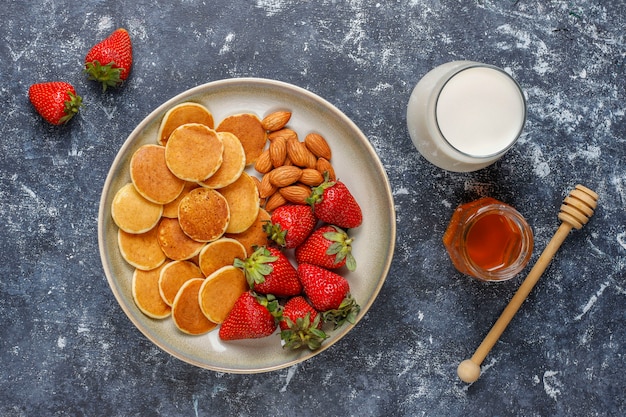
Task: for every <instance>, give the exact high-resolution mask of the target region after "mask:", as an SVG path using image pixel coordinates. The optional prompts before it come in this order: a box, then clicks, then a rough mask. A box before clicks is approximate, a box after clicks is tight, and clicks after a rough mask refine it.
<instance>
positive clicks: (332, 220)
mask: <svg viewBox="0 0 626 417" xmlns="http://www.w3.org/2000/svg"><path fill="white" fill-rule="evenodd" d="M325 177H326V180H325V181H324V182H323V183H322V184H320V185H319V186H317V187H314V188H313V191H312V193H311V196H310V197H309V198H308V199H307V202H308V203H309V204H310V205H311V207H313V213H314V214H315V216H316V217H317V218H318V219H319V220H322V221H323V222H326V223H329V224H334V225H335V226H339V227H341V228H343V229H352V228H354V227H358V226H360V225H361V223H362V222H363V213H362V211H361V207H360V206H359V204H358V203H357V201H356V200H355V198H354V196H353V195H352V193H350V190H348V187H346V185H345V184H344V183H343V182H341V181H339V180H337V181H329V180H328V175H327V174H326V175H325Z"/></svg>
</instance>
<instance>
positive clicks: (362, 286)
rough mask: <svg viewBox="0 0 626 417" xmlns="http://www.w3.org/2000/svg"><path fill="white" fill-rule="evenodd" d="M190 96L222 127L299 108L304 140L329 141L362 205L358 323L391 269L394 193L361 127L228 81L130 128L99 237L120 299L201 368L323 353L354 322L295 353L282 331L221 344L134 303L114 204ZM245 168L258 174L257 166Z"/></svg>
mask: <svg viewBox="0 0 626 417" xmlns="http://www.w3.org/2000/svg"><path fill="white" fill-rule="evenodd" d="M184 101H195V102H198V103H201V104H203V105H205V106H206V107H207V108H209V110H211V112H212V113H213V117H214V118H215V121H216V124H217V123H219V121H221V120H222V119H223V118H224V117H226V116H228V115H231V114H235V113H242V112H252V113H255V114H257V115H258V116H259V117H261V118H262V117H263V116H265V115H266V114H268V113H269V112H271V111H273V110H276V109H289V110H291V111H292V113H293V115H292V118H291V120H290V122H289V127H291V128H292V129H294V130H295V131H296V132H297V133H298V134H299V135H300V137H301V138H304V135H306V134H307V133H309V132H311V131H316V132H318V133H320V134H321V135H322V136H324V137H325V138H326V139H327V141H328V143H329V144H330V147H331V149H332V151H333V158H332V163H333V167H334V169H335V171H336V174H337V177H338V178H339V179H341V180H342V181H343V182H344V183H346V185H347V186H348V187H349V188H350V190H351V191H352V193H353V194H354V196H355V198H356V199H357V201H358V202H359V203H360V205H361V207H362V210H363V224H362V225H361V226H360V227H358V228H356V229H353V230H351V231H350V234H351V235H352V236H353V237H354V244H353V254H354V256H355V258H356V260H357V268H356V271H354V272H347V271H345V272H342V274H343V275H344V276H345V277H346V278H347V279H348V281H349V282H350V288H351V293H352V295H353V296H354V298H355V299H356V300H357V302H358V303H359V304H360V305H361V312H360V313H359V315H358V317H357V323H356V324H358V321H359V320H360V319H361V318H362V317H363V316H364V315H365V314H366V313H367V311H368V309H369V308H370V306H371V305H372V303H373V302H374V300H375V299H376V296H377V295H378V292H379V291H380V289H381V287H382V285H383V282H384V281H385V278H386V276H387V273H388V271H389V267H390V264H391V259H392V257H393V251H394V247H395V237H396V219H395V210H394V204H393V197H392V194H391V189H390V186H389V182H388V179H387V175H386V173H385V170H384V168H383V166H382V164H381V162H380V160H379V159H378V156H377V155H376V153H375V151H374V149H373V148H372V146H371V144H370V143H369V141H368V140H367V138H366V137H365V136H364V135H363V133H362V132H361V131H360V130H359V128H358V127H357V126H356V125H355V124H354V123H353V122H352V121H351V120H350V119H349V118H348V117H346V116H345V115H344V114H343V113H342V112H341V111H339V110H338V109H337V108H335V107H334V106H333V105H331V104H330V103H328V102H327V101H325V100H324V99H322V98H320V97H318V96H317V95H315V94H313V93H311V92H309V91H307V90H305V89H302V88H300V87H296V86H293V85H290V84H286V83H283V82H278V81H273V80H267V79H256V78H241V79H229V80H222V81H215V82H211V83H208V84H204V85H200V86H198V87H195V88H192V89H190V90H187V91H185V92H183V93H181V94H179V95H177V96H176V97H174V98H172V99H170V100H168V101H167V102H165V103H163V104H162V105H161V106H159V107H158V108H157V109H156V110H154V111H153V112H152V113H151V114H150V115H148V117H146V118H145V119H144V120H143V121H141V123H139V125H138V126H137V127H136V128H135V129H134V130H133V131H132V133H131V134H130V135H129V137H128V138H127V140H126V141H125V143H124V145H123V146H122V148H121V149H120V151H119V152H118V154H117V156H116V158H115V160H114V161H113V164H112V166H111V169H110V171H109V174H108V176H107V179H106V182H105V184H104V189H103V192H102V197H101V200H100V211H99V218H98V239H99V247H100V256H101V260H102V264H103V267H104V271H105V274H106V277H107V280H108V282H109V285H110V287H111V290H112V292H113V294H114V296H115V298H116V299H117V301H118V302H119V304H120V306H121V308H122V310H123V311H124V313H126V315H127V316H128V318H129V319H130V320H131V321H132V322H133V324H134V325H135V326H136V327H137V328H138V329H139V330H140V331H141V332H142V333H143V334H144V335H145V336H146V337H147V338H148V339H150V340H151V341H152V342H153V343H154V344H155V345H157V346H158V347H159V348H161V349H162V350H164V351H166V352H168V353H170V354H171V355H173V356H175V357H177V358H179V359H181V360H183V361H186V362H188V363H190V364H193V365H196V366H199V367H202V368H207V369H212V370H215V371H220V372H231V373H256V372H265V371H271V370H276V369H281V368H285V367H288V366H291V365H294V364H296V363H299V362H302V361H304V360H306V359H308V358H311V357H312V356H314V355H317V354H320V353H321V352H323V351H324V350H325V349H328V348H330V347H331V346H333V345H334V344H335V343H337V342H338V341H339V340H340V339H341V338H342V337H343V336H345V335H346V333H348V332H349V331H350V330H351V329H352V328H353V327H354V326H353V325H344V326H343V327H341V328H340V329H337V330H329V334H330V337H329V338H328V339H327V340H326V341H325V342H324V343H323V345H322V348H321V349H319V350H317V351H314V352H311V351H309V350H308V349H303V350H298V351H289V350H285V349H283V348H282V346H281V343H280V336H279V333H278V331H277V332H276V333H275V334H273V335H272V336H269V337H266V338H263V339H254V340H241V341H231V342H222V341H221V340H220V339H219V337H218V334H217V329H216V330H214V331H212V332H209V333H207V334H205V335H202V336H190V335H187V334H184V333H182V332H180V331H179V330H178V329H177V328H176V327H175V325H174V323H173V320H172V319H171V318H169V319H165V320H154V319H151V318H149V317H147V316H145V315H144V314H143V313H142V312H141V311H140V310H139V309H138V308H137V306H136V305H135V302H134V301H133V297H132V293H131V280H132V274H133V271H134V269H133V268H132V267H131V266H130V265H129V264H127V263H126V262H125V261H124V259H123V258H122V256H121V254H120V251H119V249H118V246H117V232H118V230H117V226H116V225H115V223H114V222H113V220H112V218H111V211H110V208H111V202H112V200H113V197H114V196H115V193H116V192H117V190H119V189H120V188H121V187H122V186H123V185H125V184H127V183H128V182H130V175H129V162H130V158H131V156H132V154H133V153H134V152H135V150H136V149H137V148H139V147H140V146H142V145H144V144H147V143H156V135H157V130H158V128H159V124H160V121H161V119H162V117H163V115H164V114H165V112H166V111H167V110H168V109H169V108H171V107H172V106H174V105H176V104H178V103H181V102H184ZM247 171H248V172H249V173H251V174H253V173H254V170H253V169H252V168H248V169H247ZM334 348H335V349H341V348H342V347H341V346H340V345H338V346H336V347H334Z"/></svg>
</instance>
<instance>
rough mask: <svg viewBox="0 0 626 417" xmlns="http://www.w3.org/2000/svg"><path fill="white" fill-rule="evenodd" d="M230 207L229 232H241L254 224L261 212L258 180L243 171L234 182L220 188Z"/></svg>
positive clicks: (227, 230)
mask: <svg viewBox="0 0 626 417" xmlns="http://www.w3.org/2000/svg"><path fill="white" fill-rule="evenodd" d="M220 194H222V195H223V196H224V198H226V201H227V202H228V207H229V209H230V222H229V223H228V227H227V228H226V232H227V233H241V232H243V231H245V230H246V229H248V227H250V226H252V223H254V221H255V220H256V217H257V215H258V214H259V191H258V189H257V187H256V182H255V181H254V180H253V179H252V177H250V175H248V174H247V173H246V172H243V173H242V174H241V176H240V177H239V179H237V181H235V182H234V183H232V184H230V185H228V186H226V187H224V188H220Z"/></svg>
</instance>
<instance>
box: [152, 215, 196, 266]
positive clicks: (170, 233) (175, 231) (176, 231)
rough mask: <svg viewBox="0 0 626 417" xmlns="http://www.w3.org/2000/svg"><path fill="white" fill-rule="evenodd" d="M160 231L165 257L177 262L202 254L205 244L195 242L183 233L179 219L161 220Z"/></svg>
mask: <svg viewBox="0 0 626 417" xmlns="http://www.w3.org/2000/svg"><path fill="white" fill-rule="evenodd" d="M157 230H158V235H157V238H158V242H159V245H160V246H161V250H162V251H163V253H165V255H166V256H167V257H168V258H170V259H173V260H175V261H183V260H186V259H191V258H193V257H194V256H196V255H197V254H199V253H200V251H201V250H202V247H203V246H204V243H202V242H198V241H197V240H193V239H192V238H190V237H189V236H187V235H186V234H185V232H183V229H181V227H180V223H179V222H178V219H168V218H167V217H164V218H162V219H161V222H160V223H159V226H158V228H157Z"/></svg>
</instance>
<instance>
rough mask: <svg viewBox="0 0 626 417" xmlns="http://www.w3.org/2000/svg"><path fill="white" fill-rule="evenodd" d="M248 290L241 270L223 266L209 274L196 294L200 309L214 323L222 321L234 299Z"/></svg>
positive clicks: (231, 306) (230, 308)
mask: <svg viewBox="0 0 626 417" xmlns="http://www.w3.org/2000/svg"><path fill="white" fill-rule="evenodd" d="M246 291H248V283H247V282H246V276H245V274H244V273H243V271H242V270H241V269H239V268H235V267H234V266H225V267H223V268H220V269H218V270H217V271H215V272H214V273H212V274H211V275H209V276H208V277H207V278H206V279H205V280H204V282H203V283H202V286H201V287H200V292H199V294H198V302H199V304H200V309H201V310H202V313H204V315H205V316H206V318H207V319H209V320H210V321H212V322H214V323H221V322H223V321H224V319H225V318H226V316H227V315H228V313H230V310H232V308H233V305H234V304H235V301H237V299H238V298H239V296H240V295H241V294H243V293H244V292H246Z"/></svg>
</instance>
